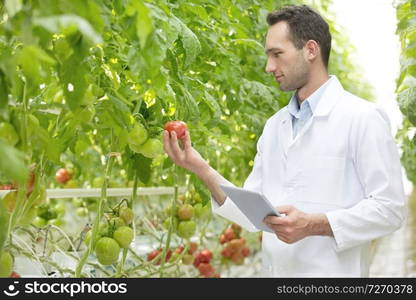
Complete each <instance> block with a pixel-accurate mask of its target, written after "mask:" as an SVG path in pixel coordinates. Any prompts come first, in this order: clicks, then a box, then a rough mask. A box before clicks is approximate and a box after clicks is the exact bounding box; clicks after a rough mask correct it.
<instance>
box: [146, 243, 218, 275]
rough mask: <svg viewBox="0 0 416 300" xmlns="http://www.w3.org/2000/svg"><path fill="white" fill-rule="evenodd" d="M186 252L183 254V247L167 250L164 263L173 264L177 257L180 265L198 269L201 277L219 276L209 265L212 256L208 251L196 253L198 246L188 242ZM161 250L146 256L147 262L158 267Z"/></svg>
mask: <svg viewBox="0 0 416 300" xmlns="http://www.w3.org/2000/svg"><path fill="white" fill-rule="evenodd" d="M187 249H188V250H187V252H186V253H183V251H184V250H185V247H184V246H179V247H177V248H176V249H175V250H174V251H172V250H171V249H169V250H168V251H167V252H166V261H167V262H168V261H169V262H175V261H177V260H178V258H179V257H182V260H181V261H182V264H184V265H193V266H194V267H195V268H196V269H198V271H199V273H200V275H201V276H203V277H220V275H219V274H218V273H217V272H216V271H215V269H214V267H213V266H212V265H211V260H212V258H213V254H212V252H211V251H210V250H209V249H203V250H201V251H198V244H197V243H195V242H189V244H188V246H187ZM162 252H163V248H159V249H157V250H153V251H152V252H150V253H149V254H148V255H147V260H148V261H153V260H154V263H155V264H157V265H159V264H160V262H161V255H162Z"/></svg>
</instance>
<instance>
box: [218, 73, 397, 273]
mask: <svg viewBox="0 0 416 300" xmlns="http://www.w3.org/2000/svg"><path fill="white" fill-rule="evenodd" d="M329 80H330V82H328V86H327V88H326V89H325V91H324V94H323V95H322V98H321V99H320V101H319V103H318V106H317V107H316V110H315V113H314V115H313V116H312V117H311V118H310V119H309V121H308V122H307V123H306V124H305V125H304V127H303V128H302V130H301V131H300V132H299V133H298V135H297V136H296V137H295V138H294V139H293V138H292V136H293V135H292V118H291V115H290V114H289V112H288V110H287V107H283V108H282V109H281V110H279V111H278V112H277V113H276V114H274V115H273V116H272V117H271V118H270V119H269V120H267V122H266V125H265V127H264V129H263V133H262V135H261V136H260V138H259V140H258V143H257V154H256V157H255V160H254V166H253V169H252V172H251V173H250V175H249V176H248V178H247V180H246V181H245V183H244V188H246V189H249V190H254V191H259V192H261V193H263V194H264V195H265V196H266V197H267V198H268V199H269V200H270V201H271V202H272V204H273V205H275V206H279V205H293V206H295V207H296V208H298V209H300V210H302V211H304V212H306V213H325V214H326V216H327V217H328V220H329V223H330V226H331V228H332V230H333V233H334V237H328V236H310V237H307V238H305V239H303V240H300V241H298V242H296V243H293V244H286V243H284V242H282V241H280V240H279V239H278V238H277V237H276V235H275V234H272V233H268V232H263V238H262V259H263V263H262V267H263V274H261V275H262V276H264V277H267V276H272V277H360V276H362V277H367V276H368V273H369V262H370V257H369V244H370V242H371V241H372V240H374V239H377V238H379V237H382V236H384V235H387V234H389V233H391V232H393V231H395V230H397V229H398V228H399V227H400V226H401V224H402V222H403V220H404V216H405V196H404V188H403V182H402V175H401V166H400V159H399V155H398V151H397V147H396V144H395V142H394V139H393V138H392V135H391V131H390V124H389V120H388V117H387V115H386V114H385V112H384V111H383V110H382V109H380V108H379V107H378V106H377V105H376V104H374V103H371V102H368V101H365V100H363V99H360V98H359V97H357V96H355V95H353V94H351V93H349V92H347V91H345V90H344V89H343V87H342V86H341V84H340V82H339V81H338V79H337V78H336V77H335V76H331V77H330V79H329ZM225 183H226V184H229V185H232V183H230V182H225ZM211 201H212V209H213V212H215V213H217V214H219V215H221V216H223V217H225V218H227V219H229V220H231V221H233V222H236V223H238V224H240V225H241V226H243V227H244V228H245V229H246V230H248V231H257V230H256V229H255V228H254V226H253V225H252V224H251V223H250V221H248V219H247V218H246V217H245V216H244V215H243V214H242V213H241V211H240V210H239V209H238V208H237V207H236V206H235V205H234V204H233V202H232V201H231V200H230V199H229V198H227V199H226V201H225V202H224V204H223V205H222V206H218V204H217V203H216V202H215V201H214V200H213V199H212V200H211Z"/></svg>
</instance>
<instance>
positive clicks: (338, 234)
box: [326, 105, 406, 252]
mask: <svg viewBox="0 0 416 300" xmlns="http://www.w3.org/2000/svg"><path fill="white" fill-rule="evenodd" d="M350 149H351V153H352V157H353V162H354V165H355V169H356V172H357V174H358V178H359V180H360V182H361V184H362V187H363V189H364V193H365V198H364V199H359V201H358V202H357V203H356V204H355V205H354V206H352V207H350V208H347V209H340V210H335V211H330V212H327V213H326V216H327V218H328V221H329V224H330V226H331V229H332V231H333V234H334V238H335V242H336V243H335V244H336V246H335V248H336V249H335V250H336V251H338V252H339V251H343V250H346V249H348V248H351V247H355V246H358V245H360V244H362V243H367V242H369V241H371V240H374V239H377V238H379V237H382V236H384V235H387V234H389V233H392V232H393V231H395V230H397V229H398V228H400V226H401V225H402V223H403V220H404V218H405V215H406V209H405V207H406V205H405V195H404V188H403V181H402V175H401V174H402V173H401V165H400V157H399V154H398V150H397V146H396V144H395V142H394V139H393V137H392V135H391V133H390V124H389V119H388V117H387V115H386V114H385V112H384V111H383V110H382V109H381V108H379V107H378V106H376V105H374V106H372V108H370V109H368V110H366V111H365V112H363V113H362V114H360V117H359V118H358V120H357V122H356V125H355V126H353V127H352V130H351V147H350Z"/></svg>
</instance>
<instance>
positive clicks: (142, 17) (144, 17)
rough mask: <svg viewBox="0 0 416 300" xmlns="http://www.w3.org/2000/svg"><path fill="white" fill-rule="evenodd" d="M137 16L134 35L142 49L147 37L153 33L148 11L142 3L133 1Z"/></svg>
mask: <svg viewBox="0 0 416 300" xmlns="http://www.w3.org/2000/svg"><path fill="white" fill-rule="evenodd" d="M135 3H136V8H137V12H138V14H137V15H136V34H137V37H138V38H139V41H140V46H141V47H142V49H143V48H144V46H145V45H146V41H147V37H148V36H149V35H150V34H151V33H152V31H153V24H152V19H151V18H150V10H149V9H148V8H147V7H146V6H145V5H144V3H143V2H142V1H135Z"/></svg>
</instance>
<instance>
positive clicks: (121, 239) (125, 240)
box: [113, 226, 134, 248]
mask: <svg viewBox="0 0 416 300" xmlns="http://www.w3.org/2000/svg"><path fill="white" fill-rule="evenodd" d="M133 237H134V233H133V229H131V228H130V227H127V226H121V227H119V228H117V229H116V231H115V232H114V235H113V238H114V239H115V240H116V241H117V243H118V244H119V245H120V247H121V248H128V247H129V246H130V244H131V242H132V241H133Z"/></svg>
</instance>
